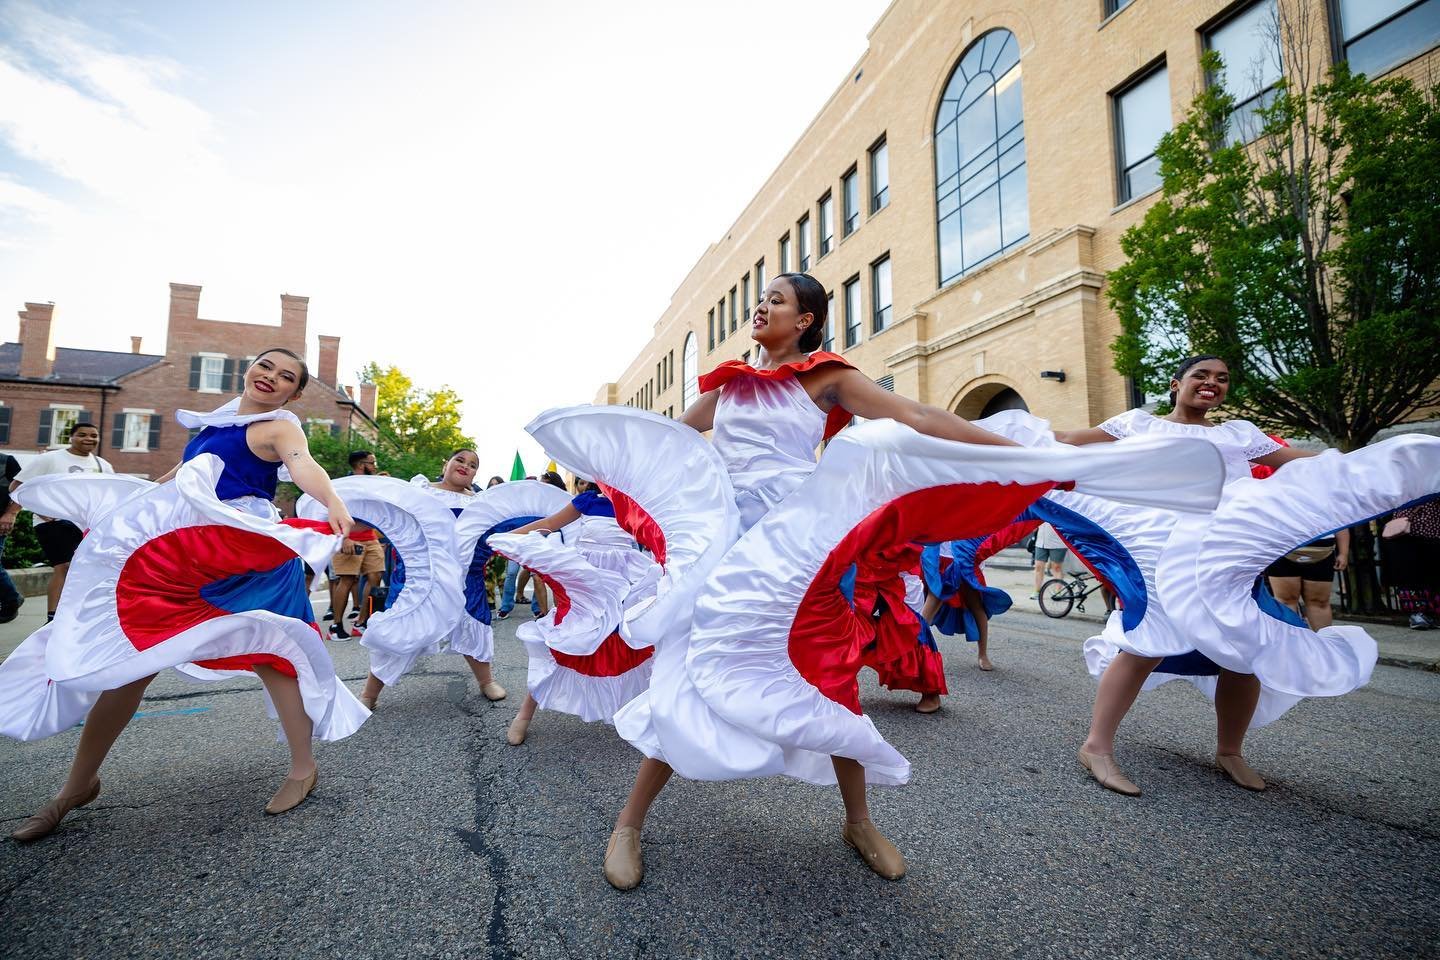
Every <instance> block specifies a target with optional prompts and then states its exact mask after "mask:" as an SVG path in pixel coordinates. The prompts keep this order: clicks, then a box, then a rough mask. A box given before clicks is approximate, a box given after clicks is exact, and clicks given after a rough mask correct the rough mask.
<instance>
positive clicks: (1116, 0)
mask: <svg viewBox="0 0 1440 960" xmlns="http://www.w3.org/2000/svg"><path fill="white" fill-rule="evenodd" d="M1128 6H1130V0H1105V16H1107V17H1108V16H1111V15H1113V14H1116V13H1119V12H1120V11H1121V10H1124V9H1125V8H1126V7H1128Z"/></svg>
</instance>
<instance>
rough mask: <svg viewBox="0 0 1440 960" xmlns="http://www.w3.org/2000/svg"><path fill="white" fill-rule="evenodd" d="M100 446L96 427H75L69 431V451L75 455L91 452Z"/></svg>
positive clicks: (82, 455)
mask: <svg viewBox="0 0 1440 960" xmlns="http://www.w3.org/2000/svg"><path fill="white" fill-rule="evenodd" d="M99 446H100V431H99V429H98V428H96V427H76V428H75V429H74V430H72V431H71V432H70V452H71V453H73V454H75V456H77V457H84V456H88V455H89V454H92V453H94V452H95V451H96V449H97V448H99Z"/></svg>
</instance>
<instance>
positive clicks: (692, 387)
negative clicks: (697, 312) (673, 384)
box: [680, 333, 700, 412]
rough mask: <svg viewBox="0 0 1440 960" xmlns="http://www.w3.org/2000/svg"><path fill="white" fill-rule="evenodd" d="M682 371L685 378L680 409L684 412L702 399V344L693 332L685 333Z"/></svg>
mask: <svg viewBox="0 0 1440 960" xmlns="http://www.w3.org/2000/svg"><path fill="white" fill-rule="evenodd" d="M680 373H681V375H682V376H683V378H684V379H683V380H682V381H681V387H680V410H681V411H682V412H683V411H685V410H689V409H690V404H692V403H694V402H695V401H696V400H699V399H700V345H699V343H698V342H697V341H696V340H695V334H693V333H690V334H686V335H685V350H684V352H683V353H681V354H680Z"/></svg>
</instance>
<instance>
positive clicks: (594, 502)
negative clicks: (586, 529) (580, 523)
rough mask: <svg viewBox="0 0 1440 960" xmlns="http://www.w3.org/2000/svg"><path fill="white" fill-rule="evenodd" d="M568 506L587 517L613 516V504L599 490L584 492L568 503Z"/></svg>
mask: <svg viewBox="0 0 1440 960" xmlns="http://www.w3.org/2000/svg"><path fill="white" fill-rule="evenodd" d="M570 505H571V506H572V507H574V508H575V509H576V510H579V511H580V513H581V514H582V515H584V516H587V517H611V518H613V517H614V516H615V504H613V503H611V502H610V498H609V497H607V496H605V495H604V494H603V493H601V492H600V491H599V490H586V491H585V492H584V493H582V494H580V495H579V496H578V497H576V498H575V499H573V500H571V501H570Z"/></svg>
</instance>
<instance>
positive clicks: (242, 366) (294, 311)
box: [0, 283, 377, 477]
mask: <svg viewBox="0 0 1440 960" xmlns="http://www.w3.org/2000/svg"><path fill="white" fill-rule="evenodd" d="M308 307H309V298H308V297H297V296H292V295H290V294H282V295H281V297H280V325H279V326H278V327H277V326H272V325H269V324H261V323H233V322H230V321H224V320H206V319H202V318H201V317H200V312H199V308H200V288H199V287H198V286H193V285H191V284H184V283H172V284H170V316H169V323H168V326H167V328H166V336H165V352H164V353H163V354H151V353H144V352H142V351H141V338H139V337H131V338H130V344H131V350H130V352H129V353H119V352H114V351H108V350H86V349H77V348H71V347H56V346H55V327H54V311H55V306H54V304H48V303H27V304H25V309H24V310H21V311H20V333H19V337H18V342H16V343H0V452H5V453H11V454H14V455H15V456H16V457H17V459H19V460H20V461H21V462H22V463H23V462H24V461H25V460H26V459H27V458H28V456H30V455H32V454H34V453H36V452H40V451H43V450H49V449H55V448H56V447H60V446H63V445H64V444H65V443H67V442H68V440H69V430H70V427H71V426H72V425H73V424H75V423H77V422H79V421H81V420H88V421H90V422H92V423H95V424H97V425H98V426H99V427H100V453H101V455H102V456H104V457H105V458H106V459H107V460H109V461H110V462H111V464H113V465H114V467H115V469H116V471H118V472H121V473H133V474H138V475H140V476H146V477H155V476H159V475H160V474H162V473H164V472H165V471H166V470H169V469H170V468H171V467H172V466H174V465H175V463H176V462H177V461H178V460H179V459H180V457H181V454H182V453H183V451H184V449H185V444H186V443H187V442H188V441H189V439H190V432H189V431H187V430H185V429H184V428H183V427H181V426H180V425H179V424H178V423H176V422H175V420H174V416H173V414H174V411H175V410H177V409H192V410H210V409H213V408H215V407H217V406H219V405H220V404H221V403H222V402H223V401H224V400H226V399H227V398H229V397H230V396H232V395H233V394H234V393H235V392H236V391H237V390H238V389H239V386H240V382H241V377H242V376H243V375H244V371H245V370H246V368H247V367H248V365H249V362H250V360H251V359H253V358H254V356H255V355H256V353H258V352H259V351H261V350H264V349H266V348H268V347H284V348H286V349H288V350H293V351H294V352H295V353H298V354H299V355H301V356H306V355H307V354H306V349H305V347H306V339H307V335H306V313H307V310H308ZM319 339H320V356H319V362H318V363H316V364H313V365H311V367H310V370H311V377H310V385H309V386H308V387H307V388H306V390H305V392H304V394H303V395H302V396H301V397H300V399H299V400H296V401H294V402H293V403H291V404H290V405H289V407H288V409H290V410H292V411H293V412H294V413H295V414H296V415H297V416H299V417H300V419H301V420H304V421H307V422H309V423H311V424H312V429H329V430H330V431H331V432H332V433H335V434H337V435H340V434H347V433H353V434H355V435H357V436H358V438H359V439H358V440H357V444H358V443H373V442H374V439H375V436H376V430H377V428H376V425H375V386H374V385H373V384H368V383H367V384H360V385H359V386H358V387H350V386H344V387H342V386H341V385H340V384H339V370H338V366H339V357H340V338H339V337H332V336H325V335H321V336H320V338H319Z"/></svg>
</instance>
